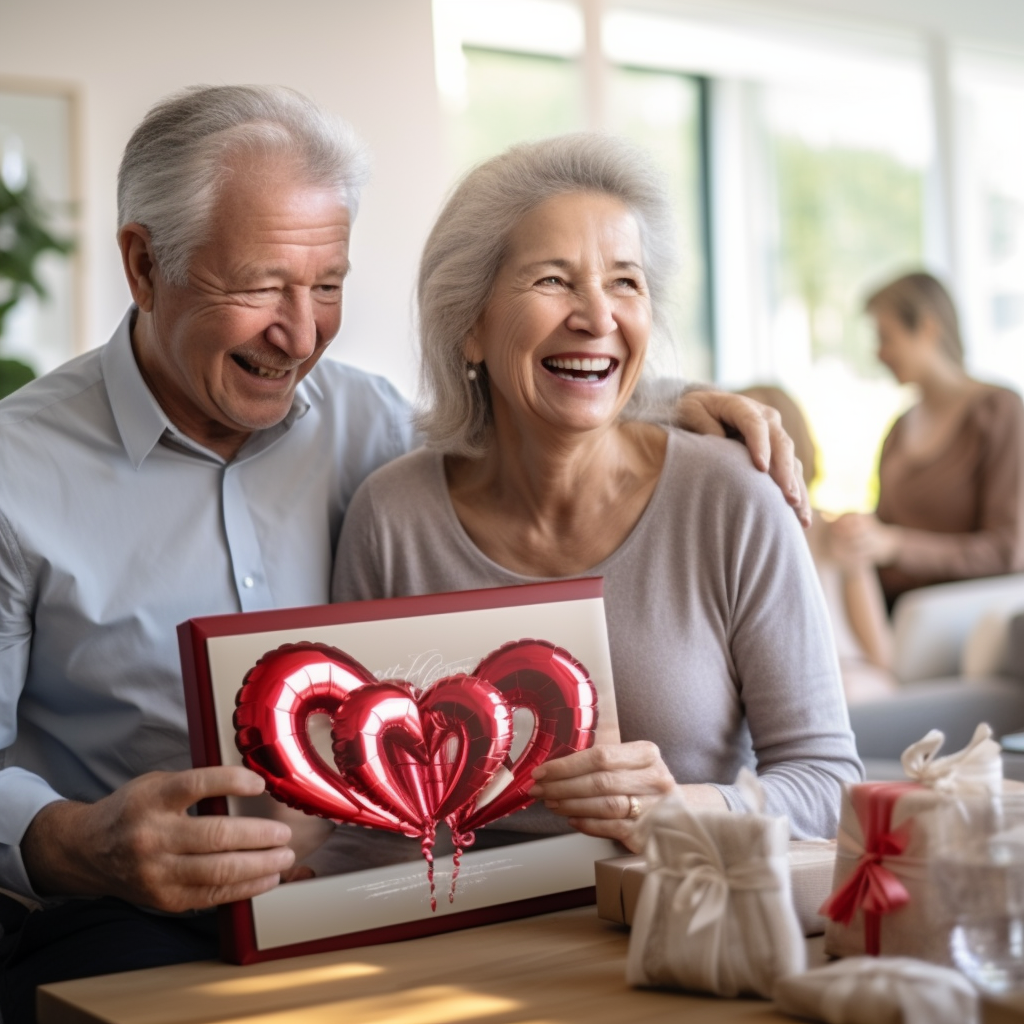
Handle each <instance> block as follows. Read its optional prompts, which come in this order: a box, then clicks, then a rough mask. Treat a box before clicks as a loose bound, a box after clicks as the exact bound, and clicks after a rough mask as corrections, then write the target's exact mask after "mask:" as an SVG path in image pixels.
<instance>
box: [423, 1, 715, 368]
mask: <svg viewBox="0 0 1024 1024" xmlns="http://www.w3.org/2000/svg"><path fill="white" fill-rule="evenodd" d="M527 8H528V9H527ZM434 9H435V31H436V34H437V44H436V45H437V51H438V79H439V86H440V89H441V93H442V96H443V98H444V100H445V106H446V109H447V114H448V117H447V121H448V131H449V151H450V153H451V154H452V163H453V170H454V172H455V173H461V172H463V171H465V170H467V169H468V168H469V167H471V166H472V165H473V164H475V163H477V162H479V161H480V160H483V159H486V158H487V157H489V156H493V155H494V154H496V153H500V152H501V151H502V150H504V149H506V148H507V147H508V146H509V145H511V144H512V143H514V142H519V141H523V140H526V139H538V138H543V137H545V136H548V135H556V134H560V133H562V132H569V131H579V130H582V129H585V128H587V127H588V126H590V127H607V128H609V129H611V130H613V131H616V132H618V133H621V134H622V135H625V136H628V137H630V138H632V139H634V140H635V141H637V142H639V143H640V144H641V145H643V146H644V147H646V148H647V149H648V150H649V151H650V152H651V153H652V155H653V156H654V159H655V161H656V162H657V163H658V165H659V166H660V167H661V169H662V171H663V172H664V173H665V175H666V176H667V178H668V180H669V187H670V189H671V193H672V197H673V199H674V201H675V204H676V219H677V222H678V225H679V248H680V254H681V257H682V260H681V267H680V271H679V274H678V275H677V277H676V280H675V281H674V282H673V287H672V291H671V295H670V302H671V306H672V313H673V321H674V326H675V334H676V350H675V351H674V352H662V353H656V354H655V356H654V358H655V360H656V363H657V368H658V370H659V372H662V373H666V374H671V375H675V376H685V377H688V378H691V379H698V380H707V379H710V378H711V377H712V375H713V372H714V368H713V360H712V344H711V320H712V314H711V302H710V270H709V259H708V234H707V227H708V224H707V216H706V214H707V203H706V201H705V189H706V181H705V172H706V149H705V145H704V140H705V134H706V123H705V119H704V118H705V108H706V102H705V100H706V90H705V86H704V83H703V81H702V80H701V79H699V78H697V77H695V76H693V75H685V74H681V73H679V72H676V71H661V70H658V69H656V68H651V67H634V66H627V65H626V64H625V63H619V64H613V65H610V66H609V68H608V75H607V81H606V83H605V84H606V86H607V89H606V91H605V92H604V94H603V95H602V98H601V104H600V105H601V106H602V108H603V109H602V110H601V111H599V112H597V113H595V111H594V109H593V108H594V105H595V104H594V101H593V97H588V95H587V81H586V74H585V67H584V63H583V60H582V56H583V35H584V33H583V22H582V17H581V15H580V11H579V8H577V7H576V6H575V5H573V4H565V3H560V2H554V0H551V2H541V0H536V2H530V3H529V4H525V3H522V2H519V3H508V2H507V0H506V2H501V0H492V2H490V3H487V4H480V3H475V2H470V3H467V2H466V0H435V8H434ZM524 25H528V26H529V31H524ZM595 121H596V123H595Z"/></svg>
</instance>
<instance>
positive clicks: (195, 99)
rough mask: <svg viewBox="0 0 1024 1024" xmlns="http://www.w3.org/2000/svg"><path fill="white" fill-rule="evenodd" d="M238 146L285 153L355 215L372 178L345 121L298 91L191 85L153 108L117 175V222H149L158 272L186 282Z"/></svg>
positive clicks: (256, 152)
mask: <svg viewBox="0 0 1024 1024" xmlns="http://www.w3.org/2000/svg"><path fill="white" fill-rule="evenodd" d="M239 153H242V154H246V155H251V156H253V157H257V158H259V157H262V158H264V159H266V158H269V157H272V156H277V155H281V156H286V157H287V158H288V159H290V160H294V161H296V162H297V163H298V164H299V166H300V173H301V174H302V175H303V176H304V177H305V180H306V183H308V184H309V185H310V187H313V188H324V189H330V190H336V191H337V192H338V195H339V197H340V198H341V201H342V202H343V203H344V204H345V206H347V207H348V209H349V212H350V213H351V215H352V216H353V217H354V216H355V214H356V210H357V208H358V205H359V193H360V190H361V189H362V187H363V185H364V184H365V183H366V180H367V178H368V176H369V156H368V153H367V150H366V147H365V146H364V145H363V143H362V142H361V141H360V140H359V138H358V137H357V136H356V134H355V132H354V131H353V130H352V129H351V127H349V125H348V124H347V123H346V122H345V121H342V120H341V118H339V117H336V116H335V115H333V114H330V113H328V112H327V111H326V110H324V109H322V108H321V107H319V106H317V104H315V103H314V102H313V101H312V100H310V99H307V98H306V97H305V96H303V95H302V94H301V93H299V92H296V91H295V90H294V89H287V88H285V87H284V86H272V85H221V86H193V87H191V88H189V89H185V90H183V91H181V92H178V93H175V94H174V95H172V96H169V97H168V98H167V99H165V100H162V101H161V102H160V103H158V104H157V105H156V106H154V107H153V108H152V109H151V110H150V111H149V112H148V113H147V114H146V116H145V117H144V118H143V119H142V122H141V123H140V124H139V126H138V127H137V128H136V129H135V131H134V132H133V133H132V137H131V139H129V140H128V145H127V147H126V148H125V151H124V156H123V157H122V159H121V168H120V170H119V172H118V176H117V226H118V231H120V229H121V228H123V227H124V226H125V225H126V224H131V223H133V222H134V223H138V224H142V225H144V226H145V227H146V228H147V229H148V230H149V233H150V237H151V239H152V242H153V251H154V255H155V258H156V260H157V263H158V265H159V267H160V270H161V273H162V274H163V275H164V277H165V278H167V280H169V281H171V282H173V283H175V284H181V285H183V284H185V283H187V281H188V266H189V261H190V260H191V258H192V255H193V253H194V252H195V250H196V249H197V248H198V247H199V246H200V245H202V244H203V243H204V242H205V241H206V240H207V229H208V225H209V221H210V215H211V213H212V211H213V207H214V204H215V203H216V201H217V197H218V195H219V193H220V189H221V188H222V187H223V186H224V184H225V183H226V181H227V179H228V177H229V175H230V167H229V163H230V160H231V158H232V157H235V156H237V155H238V154H239Z"/></svg>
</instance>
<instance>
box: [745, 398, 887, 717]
mask: <svg viewBox="0 0 1024 1024" xmlns="http://www.w3.org/2000/svg"><path fill="white" fill-rule="evenodd" d="M740 394H743V395H746V396H747V397H748V398H753V399H754V400H755V401H757V402H761V403H762V404H764V405H768V406H771V407H772V408H773V409H775V410H777V411H778V413H779V415H780V416H781V417H782V425H783V427H784V429H785V431H786V433H787V434H789V436H790V437H791V438H792V440H793V446H794V448H795V449H796V456H797V458H798V459H799V460H800V461H801V463H802V464H803V472H804V482H805V483H806V484H807V487H808V489H810V487H811V485H812V484H813V483H814V481H815V479H816V478H817V475H818V450H817V448H816V446H815V444H814V441H813V440H812V438H811V432H810V429H809V427H808V426H807V420H806V419H805V417H804V415H803V413H802V412H801V411H800V407H799V406H798V405H797V404H796V402H795V401H793V399H792V398H790V396H789V395H788V394H786V392H785V391H783V390H782V389H781V388H777V387H772V386H767V385H758V386H755V387H750V388H746V389H745V390H744V391H741V392H740ZM811 514H812V520H811V525H810V528H809V529H808V530H807V531H806V534H805V535H806V537H807V543H808V545H809V546H810V549H811V556H812V557H813V559H814V566H815V568H816V569H817V570H818V578H819V579H820V580H821V588H822V590H823V591H824V593H825V603H826V604H827V605H828V610H829V615H830V616H831V619H832V631H833V633H834V634H835V640H836V649H837V652H838V654H839V667H840V671H841V672H842V676H843V691H844V693H845V694H846V701H847V703H848V704H857V703H862V702H864V701H868V700H875V699H876V698H878V697H885V696H887V695H888V694H890V693H892V692H893V690H894V689H895V688H896V680H895V678H894V676H893V675H892V673H891V672H890V670H889V669H890V664H891V659H892V635H891V630H890V628H889V621H888V618H887V616H886V612H885V600H884V598H883V596H882V588H881V586H880V585H879V581H878V575H877V573H876V572H875V569H874V566H873V565H872V564H871V562H870V561H868V560H866V559H864V558H862V557H859V555H858V554H857V551H856V550H855V549H854V548H852V547H851V546H850V545H846V544H844V543H842V542H840V543H836V542H835V538H834V534H835V523H834V522H831V521H829V520H827V519H826V518H825V517H823V516H822V514H821V513H820V512H819V511H817V510H816V509H815V510H813V511H812V513H811Z"/></svg>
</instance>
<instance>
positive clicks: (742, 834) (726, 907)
mask: <svg viewBox="0 0 1024 1024" xmlns="http://www.w3.org/2000/svg"><path fill="white" fill-rule="evenodd" d="M737 786H738V787H739V789H740V792H741V794H742V795H743V798H744V802H745V803H746V804H747V806H748V808H749V810H748V811H747V813H731V812H729V811H709V810H694V809H693V808H690V807H687V806H686V803H685V802H684V800H683V799H682V798H681V797H680V796H678V795H675V794H673V795H671V796H669V797H666V798H665V799H664V800H662V801H661V802H660V803H659V804H657V805H656V806H655V807H654V808H653V809H652V810H651V811H650V812H648V815H647V818H646V819H645V822H644V825H645V828H646V831H647V843H646V849H645V853H646V857H647V863H648V872H647V877H646V878H645V880H644V883H643V887H642V888H641V890H640V899H639V901H638V903H637V908H636V915H635V917H634V919H633V931H632V933H631V935H630V939H629V957H628V959H627V965H626V980H627V981H628V982H629V983H630V984H631V985H645V986H657V987H671V988H683V989H688V990H692V991H700V992H712V993H715V994H716V995H721V996H730V997H731V996H737V995H740V994H750V995H761V996H765V997H768V996H770V995H771V992H772V990H773V988H774V986H775V983H776V982H777V981H778V979H779V978H781V977H784V976H787V975H790V974H795V973H799V972H800V971H803V970H804V968H805V967H806V948H805V945H804V939H803V933H802V929H801V927H800V923H799V921H798V920H797V917H796V911H795V910H794V908H793V901H792V897H791V894H790V875H789V861H788V856H787V853H788V848H789V821H788V820H787V819H786V818H785V817H775V816H772V815H767V814H765V813H764V793H763V790H762V789H761V784H760V783H759V782H758V781H757V779H756V777H755V776H754V775H753V774H752V773H751V772H749V771H747V770H746V769H744V770H743V771H742V772H741V773H740V778H739V779H737Z"/></svg>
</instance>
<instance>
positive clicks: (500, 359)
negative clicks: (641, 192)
mask: <svg viewBox="0 0 1024 1024" xmlns="http://www.w3.org/2000/svg"><path fill="white" fill-rule="evenodd" d="M650 331H651V302H650V296H649V294H648V290H647V282H646V280H645V278H644V272H643V254H642V247H641V242H640V229H639V226H638V225H637V222H636V218H635V217H634V216H633V215H632V214H631V213H630V212H629V210H628V209H627V207H626V206H625V205H624V204H623V203H621V202H620V201H619V200H618V199H614V198H612V197H611V196H608V195H603V194H599V193H589V192H586V193H573V194H569V195H564V196H556V197H555V198H553V199H549V200H548V201H547V202H545V203H542V204H541V205H540V206H538V207H536V208H535V209H533V210H531V211H530V212H529V213H528V214H527V215H526V216H525V217H523V219H522V220H521V221H520V222H519V224H518V225H517V226H516V228H515V230H514V231H513V232H512V235H511V237H510V239H509V249H508V255H507V256H506V258H505V261H504V263H503V264H502V266H501V269H500V270H499V271H498V275H497V277H496V278H495V281H494V287H493V288H492V290H491V296H490V299H489V300H488V303H487V306H486V307H485V308H484V311H483V313H482V314H481V316H480V319H479V320H478V321H477V323H476V325H475V327H474V328H473V330H472V332H471V333H470V336H469V338H468V339H467V342H466V349H465V351H466V358H467V359H468V360H469V361H470V362H471V363H480V362H482V363H485V364H486V366H487V378H488V383H489V387H490V392H491V402H492V406H493V409H494V417H495V424H496V426H497V428H498V429H499V430H500V429H502V425H503V423H504V422H506V420H507V419H508V418H510V419H511V421H512V423H514V424H516V425H517V426H518V427H519V428H520V429H521V430H522V429H527V428H529V429H534V428H536V427H538V426H539V427H542V428H543V429H545V430H549V431H555V432H556V433H567V432H568V433H576V432H583V431H589V430H595V429H599V428H602V427H606V426H608V425H610V424H611V423H613V422H614V421H615V419H616V418H617V417H618V415H619V413H620V412H621V411H622V408H623V407H624V406H625V404H626V402H627V401H628V400H629V397H630V395H631V394H632V393H633V390H634V388H635V387H636V384H637V381H638V379H639V376H640V371H641V369H642V368H643V362H644V356H645V354H646V352H647V343H648V338H649V336H650Z"/></svg>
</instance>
